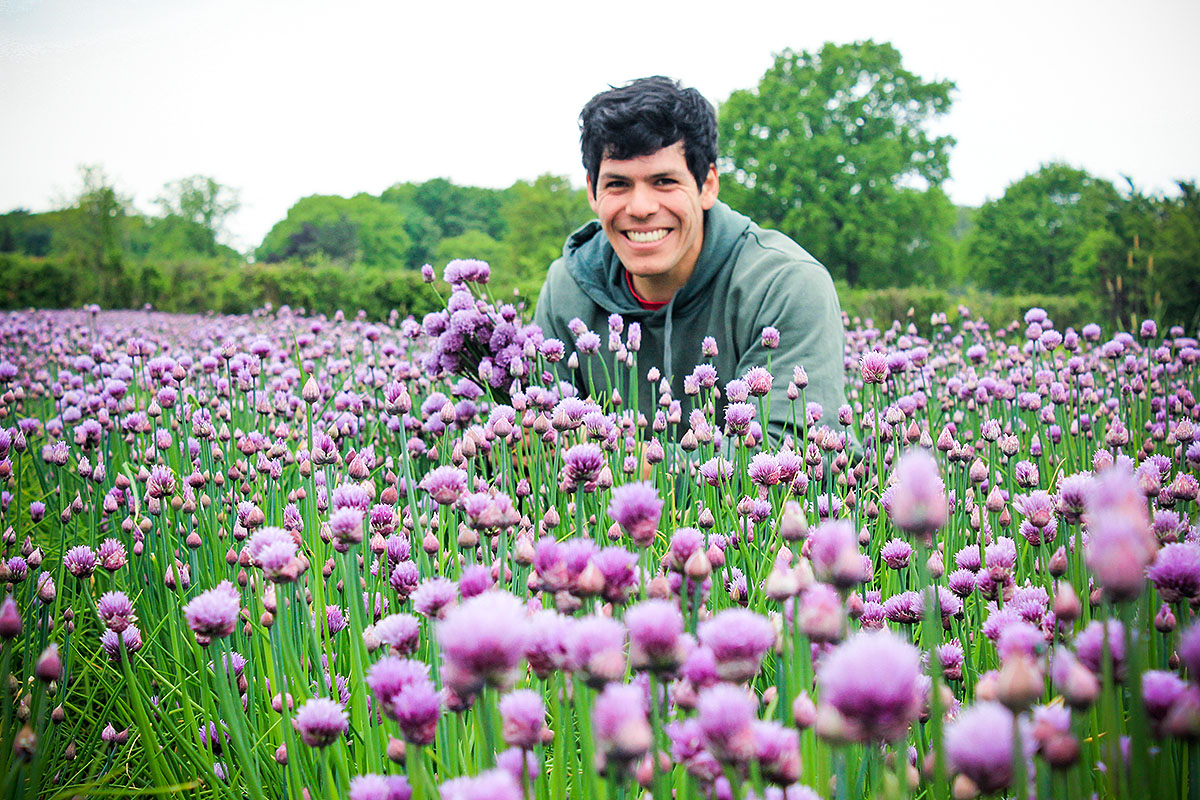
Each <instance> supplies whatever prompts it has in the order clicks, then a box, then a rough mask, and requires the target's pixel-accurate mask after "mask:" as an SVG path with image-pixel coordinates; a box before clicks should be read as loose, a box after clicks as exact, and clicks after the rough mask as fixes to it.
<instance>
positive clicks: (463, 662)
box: [438, 591, 529, 695]
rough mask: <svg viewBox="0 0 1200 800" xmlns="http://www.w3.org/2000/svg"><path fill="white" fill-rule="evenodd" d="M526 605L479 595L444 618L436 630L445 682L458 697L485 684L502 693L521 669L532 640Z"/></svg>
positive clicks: (501, 596) (497, 594) (506, 595)
mask: <svg viewBox="0 0 1200 800" xmlns="http://www.w3.org/2000/svg"><path fill="white" fill-rule="evenodd" d="M528 628H529V624H528V620H527V619H526V612H525V604H524V603H523V602H522V601H521V600H519V599H518V598H516V597H513V596H512V595H511V594H509V593H508V592H501V591H494V592H487V593H486V594H482V595H476V596H475V597H472V598H470V599H469V600H465V601H463V603H462V605H459V606H455V607H454V608H452V609H451V610H450V611H448V612H447V613H446V618H445V619H444V620H443V621H442V622H441V624H440V625H439V626H438V640H439V644H440V645H441V648H442V655H443V658H444V665H443V670H442V676H443V678H444V679H445V680H446V683H447V684H448V685H450V686H451V687H452V688H454V690H455V691H456V692H458V693H459V694H460V695H462V694H473V693H474V692H475V691H477V690H478V689H479V688H480V687H482V686H483V685H484V684H485V683H486V684H489V685H492V686H497V687H503V686H506V685H507V684H508V683H509V681H510V680H511V679H512V673H513V671H514V670H515V669H516V667H517V664H519V663H520V660H521V655H522V653H523V651H524V647H525V638H526V636H527V635H528Z"/></svg>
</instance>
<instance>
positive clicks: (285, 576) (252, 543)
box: [245, 526, 299, 583]
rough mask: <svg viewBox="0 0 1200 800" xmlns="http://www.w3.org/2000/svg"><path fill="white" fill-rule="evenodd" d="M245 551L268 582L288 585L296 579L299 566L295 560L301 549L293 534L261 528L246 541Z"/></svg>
mask: <svg viewBox="0 0 1200 800" xmlns="http://www.w3.org/2000/svg"><path fill="white" fill-rule="evenodd" d="M245 549H246V551H247V552H248V553H249V555H250V560H251V562H252V563H254V564H255V565H257V566H259V567H261V568H262V571H263V575H265V576H266V577H267V579H268V580H272V581H277V582H280V583H287V582H289V581H292V580H295V579H296V576H297V574H298V571H299V564H298V563H294V560H295V558H296V553H297V551H298V549H299V547H298V545H297V543H296V539H295V538H294V537H293V536H292V534H290V533H288V532H287V531H286V530H284V529H283V528H275V527H271V526H267V527H264V528H259V529H258V530H257V531H255V532H254V534H253V535H252V536H251V537H250V538H249V539H247V540H246V547H245Z"/></svg>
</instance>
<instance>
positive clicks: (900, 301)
mask: <svg viewBox="0 0 1200 800" xmlns="http://www.w3.org/2000/svg"><path fill="white" fill-rule="evenodd" d="M838 298H839V299H840V300H841V304H842V310H843V311H845V312H846V313H847V314H848V315H849V316H850V318H851V322H852V323H853V321H854V319H855V318H858V319H859V320H860V321H863V322H864V323H865V321H866V320H867V319H871V320H873V321H874V323H875V325H876V326H878V327H887V326H888V325H890V324H891V322H892V320H901V321H905V322H907V321H908V320H909V319H911V320H912V321H913V322H914V323H916V325H917V327H918V328H919V329H920V330H922V331H928V330H929V324H930V323H929V318H930V316H931V315H932V314H933V313H935V312H945V313H946V314H947V316H948V318H949V321H950V322H951V323H953V322H954V321H955V320H957V319H958V318H959V312H958V308H959V307H960V306H965V307H966V308H967V310H968V311H969V312H970V315H971V317H972V318H977V317H983V318H984V319H985V320H987V322H988V324H989V325H991V326H992V327H993V328H995V327H1003V326H1005V325H1007V324H1008V323H1009V322H1012V321H1013V320H1018V321H1020V320H1022V319H1023V317H1024V316H1025V312H1026V311H1027V310H1028V309H1030V308H1034V307H1040V308H1044V309H1045V310H1046V313H1048V314H1049V315H1050V318H1051V319H1052V320H1054V323H1055V324H1056V325H1057V326H1058V327H1059V328H1065V327H1066V326H1068V325H1071V326H1074V327H1075V328H1076V329H1078V328H1080V327H1082V326H1084V325H1086V324H1087V323H1089V322H1104V321H1105V319H1104V316H1105V312H1104V310H1103V308H1102V306H1101V304H1100V303H1099V302H1098V300H1097V298H1096V297H1094V296H1093V295H1089V294H1085V293H1079V294H1015V295H997V294H992V293H991V292H984V291H980V290H978V289H936V288H928V287H920V286H910V287H903V288H892V289H851V288H849V287H847V286H846V285H845V284H840V283H839V285H838ZM910 312H911V314H910Z"/></svg>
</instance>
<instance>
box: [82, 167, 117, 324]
mask: <svg viewBox="0 0 1200 800" xmlns="http://www.w3.org/2000/svg"><path fill="white" fill-rule="evenodd" d="M79 177H80V179H81V181H82V183H83V186H82V187H81V189H80V191H79V194H78V196H77V197H76V199H75V202H74V204H73V205H72V206H71V208H70V209H69V212H70V217H71V220H72V223H73V225H72V226H71V227H72V228H73V230H72V235H71V236H70V254H69V262H70V263H71V265H72V266H73V267H74V268H75V269H77V270H78V271H79V274H80V277H86V278H87V279H88V280H92V281H95V284H96V286H95V298H96V300H97V302H99V303H100V304H101V305H106V306H117V307H119V306H122V305H125V302H124V301H125V299H126V292H125V290H124V288H123V286H122V283H123V277H124V276H123V274H122V272H123V269H122V267H123V263H124V250H125V235H126V232H125V218H126V216H127V215H128V213H129V207H130V205H131V201H130V199H129V198H128V197H126V196H124V195H122V194H121V193H119V192H118V191H117V190H116V187H115V186H114V185H113V182H112V180H111V179H110V178H109V177H108V175H107V174H106V173H105V172H104V170H103V169H102V168H101V167H99V166H97V165H85V166H81V167H80V168H79Z"/></svg>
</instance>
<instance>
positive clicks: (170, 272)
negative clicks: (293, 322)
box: [0, 253, 441, 319]
mask: <svg viewBox="0 0 1200 800" xmlns="http://www.w3.org/2000/svg"><path fill="white" fill-rule="evenodd" d="M116 282H117V284H118V285H117V288H116V289H115V290H114V291H115V295H116V297H117V298H118V301H117V302H114V303H112V305H113V306H115V307H123V308H139V307H141V306H143V305H145V304H147V303H149V304H150V305H152V306H153V307H154V308H156V309H159V310H160V311H174V312H191V313H199V312H203V311H209V310H212V311H219V312H222V313H227V314H232V313H247V312H249V311H252V310H254V309H255V308H259V307H261V306H262V305H263V304H265V303H268V302H269V303H272V304H274V305H275V306H277V307H278V306H280V305H283V304H285V303H286V304H287V305H290V306H292V307H293V308H301V307H302V308H305V309H307V310H309V311H312V312H324V313H327V314H332V313H333V312H335V311H337V310H339V309H340V310H342V311H344V312H345V313H347V314H354V313H356V312H358V311H359V310H360V309H361V310H364V311H366V312H367V316H368V317H370V318H372V319H384V318H386V317H387V316H388V315H389V314H390V313H391V311H392V310H393V309H395V310H396V311H398V312H399V313H400V315H401V317H404V316H407V315H408V314H415V315H416V316H418V317H420V316H422V315H423V314H425V313H427V312H429V311H432V310H434V309H436V308H438V307H440V305H441V303H440V301H439V299H438V297H437V294H436V293H435V292H434V290H433V289H432V288H430V287H429V286H426V285H425V282H424V281H423V280H421V276H420V274H419V273H417V272H415V271H413V270H407V269H381V268H375V267H367V266H363V265H357V264H356V265H351V266H348V267H347V266H342V265H339V264H333V263H324V264H317V265H315V266H307V265H304V264H301V263H298V262H294V261H280V262H277V263H274V264H242V263H240V262H238V261H231V260H228V259H222V258H204V257H194V258H186V259H178V260H170V261H164V262H160V263H149V262H139V261H126V262H125V263H123V264H122V265H121V273H120V275H119V276H118V277H117V280H116ZM94 300H95V280H93V279H92V276H89V275H88V274H86V271H85V270H80V269H78V268H75V267H72V266H69V265H68V264H67V263H66V262H65V260H63V259H60V258H55V257H46V258H38V257H33V256H25V255H20V254H14V253H0V307H3V308H9V309H11V308H29V307H36V308H73V307H77V306H81V305H84V304H86V303H90V302H94Z"/></svg>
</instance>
